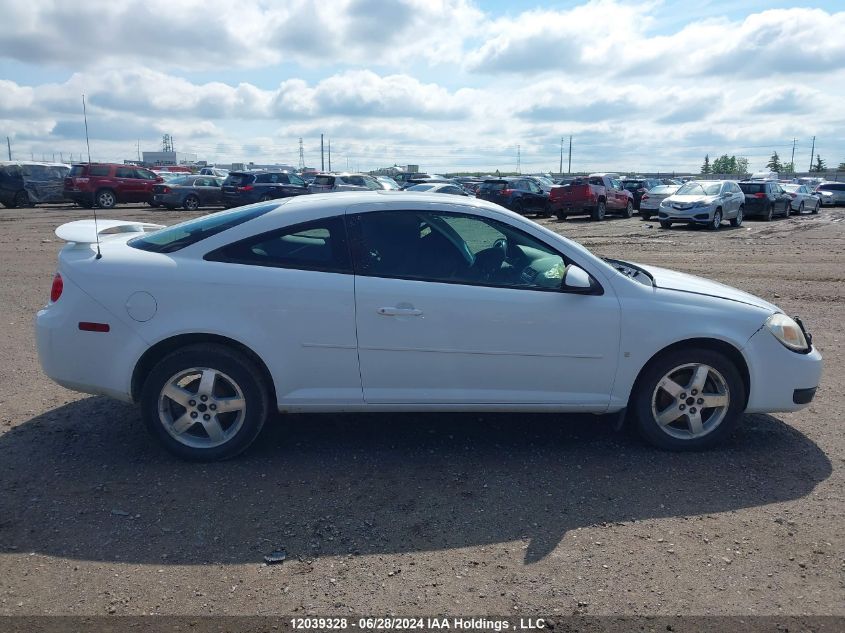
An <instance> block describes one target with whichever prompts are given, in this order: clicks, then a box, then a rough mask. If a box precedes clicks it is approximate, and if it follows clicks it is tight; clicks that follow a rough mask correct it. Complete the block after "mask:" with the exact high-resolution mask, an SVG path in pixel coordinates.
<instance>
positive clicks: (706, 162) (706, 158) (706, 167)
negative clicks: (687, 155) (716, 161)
mask: <svg viewBox="0 0 845 633" xmlns="http://www.w3.org/2000/svg"><path fill="white" fill-rule="evenodd" d="M711 172H712V170H711V168H710V154H705V155H704V164H703V165H702V166H701V173H702V174H709V173H711Z"/></svg>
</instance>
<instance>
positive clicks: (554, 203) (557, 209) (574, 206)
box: [549, 200, 596, 215]
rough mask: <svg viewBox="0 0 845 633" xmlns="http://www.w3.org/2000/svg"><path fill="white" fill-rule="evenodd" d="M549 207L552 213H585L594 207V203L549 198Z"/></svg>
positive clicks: (590, 211)
mask: <svg viewBox="0 0 845 633" xmlns="http://www.w3.org/2000/svg"><path fill="white" fill-rule="evenodd" d="M549 207H550V208H551V210H552V213H554V214H559V215H587V214H590V213H592V212H593V209H595V208H596V205H595V204H592V203H588V202H572V201H569V200H549Z"/></svg>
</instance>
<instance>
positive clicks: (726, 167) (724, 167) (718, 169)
mask: <svg viewBox="0 0 845 633" xmlns="http://www.w3.org/2000/svg"><path fill="white" fill-rule="evenodd" d="M734 163H736V158H734ZM712 173H714V174H730V173H733V172H732V171H731V157H730V156H728V155H727V154H722V155H721V156H719V158H717V159H716V160H714V161H713V167H712Z"/></svg>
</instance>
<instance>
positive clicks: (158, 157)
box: [143, 152, 197, 167]
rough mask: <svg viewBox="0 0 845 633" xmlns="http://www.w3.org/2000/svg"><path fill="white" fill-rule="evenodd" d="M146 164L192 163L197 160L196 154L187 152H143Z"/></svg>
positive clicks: (151, 165)
mask: <svg viewBox="0 0 845 633" xmlns="http://www.w3.org/2000/svg"><path fill="white" fill-rule="evenodd" d="M143 156H144V164H145V165H148V166H150V167H156V166H165V165H191V164H193V163H196V162H197V155H196V154H188V153H185V152H143Z"/></svg>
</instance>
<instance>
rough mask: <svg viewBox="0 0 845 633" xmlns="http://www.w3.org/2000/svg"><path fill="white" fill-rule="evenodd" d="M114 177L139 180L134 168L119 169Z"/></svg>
mask: <svg viewBox="0 0 845 633" xmlns="http://www.w3.org/2000/svg"><path fill="white" fill-rule="evenodd" d="M114 175H115V176H116V177H117V178H137V176H136V175H135V169H134V168H133V167H118V168H117V169H116V170H115V172H114Z"/></svg>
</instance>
